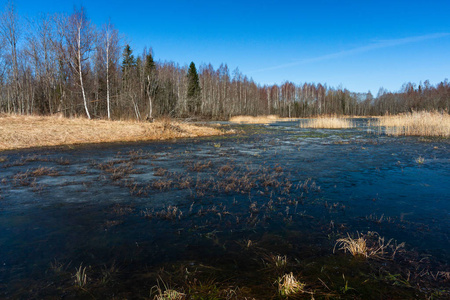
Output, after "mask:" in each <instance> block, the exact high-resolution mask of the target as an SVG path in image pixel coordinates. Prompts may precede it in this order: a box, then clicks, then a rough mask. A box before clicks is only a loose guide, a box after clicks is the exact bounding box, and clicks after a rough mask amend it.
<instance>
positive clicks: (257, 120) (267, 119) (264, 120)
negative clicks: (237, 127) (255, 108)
mask: <svg viewBox="0 0 450 300" xmlns="http://www.w3.org/2000/svg"><path fill="white" fill-rule="evenodd" d="M279 119H280V118H279V117H278V116H275V115H268V116H258V117H253V116H235V117H231V118H230V122H231V123H238V124H269V123H274V122H276V121H277V120H279Z"/></svg>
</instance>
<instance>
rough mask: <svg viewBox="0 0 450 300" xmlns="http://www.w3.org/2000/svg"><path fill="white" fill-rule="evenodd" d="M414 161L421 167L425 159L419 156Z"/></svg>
mask: <svg viewBox="0 0 450 300" xmlns="http://www.w3.org/2000/svg"><path fill="white" fill-rule="evenodd" d="M415 161H416V163H418V164H419V165H422V164H423V163H424V162H425V158H423V157H422V156H419V157H418V158H416V159H415Z"/></svg>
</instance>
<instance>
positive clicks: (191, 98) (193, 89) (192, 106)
mask: <svg viewBox="0 0 450 300" xmlns="http://www.w3.org/2000/svg"><path fill="white" fill-rule="evenodd" d="M187 77H188V88H187V99H188V109H189V112H190V113H194V114H196V113H200V109H201V105H202V102H201V99H200V92H201V89H200V82H199V79H198V74H197V69H196V67H195V64H194V62H191V64H190V66H189V71H188V74H187Z"/></svg>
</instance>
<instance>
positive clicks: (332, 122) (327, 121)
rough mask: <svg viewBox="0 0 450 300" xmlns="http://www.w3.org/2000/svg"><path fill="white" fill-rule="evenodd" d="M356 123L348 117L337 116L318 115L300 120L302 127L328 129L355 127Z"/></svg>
mask: <svg viewBox="0 0 450 300" xmlns="http://www.w3.org/2000/svg"><path fill="white" fill-rule="evenodd" d="M353 127H354V124H353V122H352V121H351V120H349V119H348V118H341V117H336V116H334V117H333V116H331V117H318V118H315V119H309V120H305V121H302V122H300V128H327V129H340V128H353Z"/></svg>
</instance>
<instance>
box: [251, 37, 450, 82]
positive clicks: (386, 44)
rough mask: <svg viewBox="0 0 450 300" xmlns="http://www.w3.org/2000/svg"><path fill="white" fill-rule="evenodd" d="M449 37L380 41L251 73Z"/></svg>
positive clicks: (255, 71)
mask: <svg viewBox="0 0 450 300" xmlns="http://www.w3.org/2000/svg"><path fill="white" fill-rule="evenodd" d="M448 36H450V33H433V34H428V35H421V36H415V37H408V38H402V39H393V40H378V41H376V42H374V43H371V44H369V45H366V46H362V47H357V48H353V49H349V50H344V51H340V52H336V53H331V54H327V55H322V56H317V57H312V58H306V59H301V60H297V61H294V62H291V63H287V64H282V65H278V66H273V67H268V68H263V69H258V70H253V71H250V73H258V72H264V71H271V70H278V69H284V68H289V67H294V66H298V65H303V64H309V63H314V62H320V61H324V60H331V59H335V58H341V57H344V56H349V55H353V54H358V53H364V52H368V51H372V50H376V49H382V48H389V47H395V46H400V45H406V44H412V43H418V42H422V41H426V40H434V39H440V38H444V37H448Z"/></svg>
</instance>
